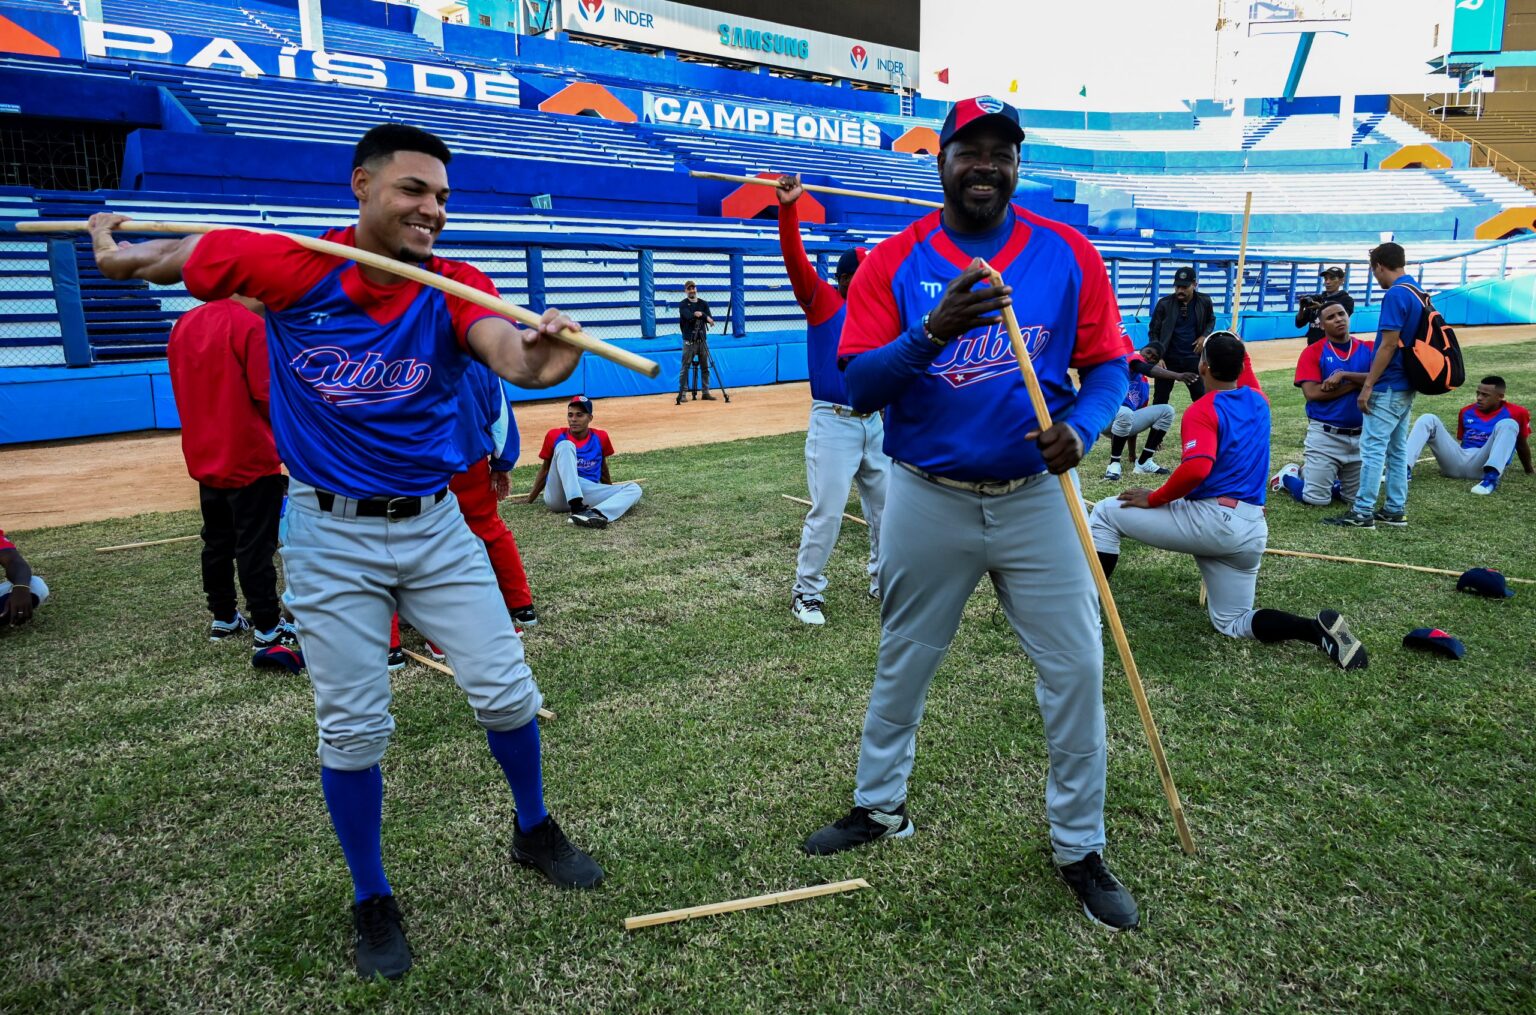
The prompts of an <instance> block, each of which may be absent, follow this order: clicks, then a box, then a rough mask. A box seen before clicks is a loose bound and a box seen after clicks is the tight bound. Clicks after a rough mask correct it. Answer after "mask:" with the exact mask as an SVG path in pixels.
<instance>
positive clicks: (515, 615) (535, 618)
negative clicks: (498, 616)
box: [512, 603, 539, 627]
mask: <svg viewBox="0 0 1536 1015" xmlns="http://www.w3.org/2000/svg"><path fill="white" fill-rule="evenodd" d="M512 622H513V623H514V624H521V625H523V626H524V627H538V626H539V615H538V614H537V613H535V612H534V611H533V604H532V603H529V604H528V605H527V606H519V607H517V608H516V609H515V610H513V611H512Z"/></svg>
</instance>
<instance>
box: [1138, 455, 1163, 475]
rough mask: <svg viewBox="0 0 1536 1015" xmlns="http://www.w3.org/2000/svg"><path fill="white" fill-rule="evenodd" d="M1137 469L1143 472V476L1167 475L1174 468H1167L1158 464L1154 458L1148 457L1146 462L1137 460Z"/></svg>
mask: <svg viewBox="0 0 1536 1015" xmlns="http://www.w3.org/2000/svg"><path fill="white" fill-rule="evenodd" d="M1135 471H1136V472H1139V473H1141V474H1142V475H1143V476H1166V475H1168V473H1169V472H1171V471H1172V470H1171V469H1165V468H1163V467H1162V466H1161V465H1158V464H1157V463H1156V462H1154V461H1153V460H1152V459H1150V458H1148V459H1147V460H1146V461H1145V462H1137V463H1136V469H1135Z"/></svg>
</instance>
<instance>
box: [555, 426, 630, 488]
mask: <svg viewBox="0 0 1536 1015" xmlns="http://www.w3.org/2000/svg"><path fill="white" fill-rule="evenodd" d="M564 443H568V444H570V445H571V448H572V449H573V450H574V451H575V452H576V472H577V474H578V475H580V476H581V478H582V479H585V480H586V481H587V482H589V483H601V482H602V481H603V460H604V459H605V458H608V457H609V456H610V455H612V454H613V441H611V440H609V439H608V432H607V431H606V430H599V429H598V428H597V427H595V426H594V427H588V428H587V433H586V436H585V437H583V438H582V439H581V440H579V441H578V440H577V439H576V438H574V437H572V436H571V430H570V428H569V427H564V426H559V427H555V428H554V429H553V430H551V431H549V433H547V434H545V435H544V447H543V448H541V449H540V450H539V457H540V458H541V459H543V460H544V461H546V462H547V461H549V460H550V459H551V458H554V457H555V447H556V445H559V444H564Z"/></svg>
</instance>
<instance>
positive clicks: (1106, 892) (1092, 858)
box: [1056, 853, 1141, 930]
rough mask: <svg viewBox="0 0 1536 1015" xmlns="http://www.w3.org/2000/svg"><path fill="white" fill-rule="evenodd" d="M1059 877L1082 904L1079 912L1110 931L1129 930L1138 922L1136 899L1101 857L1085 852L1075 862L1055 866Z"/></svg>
mask: <svg viewBox="0 0 1536 1015" xmlns="http://www.w3.org/2000/svg"><path fill="white" fill-rule="evenodd" d="M1056 869H1057V870H1058V871H1060V872H1061V879H1062V880H1063V881H1065V882H1066V883H1067V887H1069V888H1071V889H1072V894H1073V895H1076V896H1077V901H1078V902H1081V903H1082V904H1083V915H1084V916H1086V917H1088V919H1090V920H1092V921H1093V922H1094V923H1099V924H1103V925H1104V926H1106V927H1108V928H1109V929H1110V930H1131V929H1132V928H1134V927H1135V926H1137V925H1138V924H1139V923H1141V915H1140V914H1139V913H1137V912H1136V900H1135V899H1134V898H1132V897H1131V893H1130V890H1129V889H1127V888H1126V887H1125V886H1124V885H1122V884H1121V883H1120V879H1119V878H1117V877H1115V876H1114V875H1113V874H1111V873H1110V872H1109V867H1107V866H1106V865H1105V863H1104V858H1103V857H1101V856H1099V854H1097V853H1089V854H1088V855H1087V856H1085V857H1083V858H1082V859H1081V860H1079V861H1077V863H1069V864H1067V865H1066V866H1065V867H1057V868H1056Z"/></svg>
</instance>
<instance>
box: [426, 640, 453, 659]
mask: <svg viewBox="0 0 1536 1015" xmlns="http://www.w3.org/2000/svg"><path fill="white" fill-rule="evenodd" d="M425 644H426V646H427V655H429V656H431V657H432V661H433V662H434V663H446V662H447V661H448V653H446V652H444V651H443V650H442V649H440V648H438V647H437V646H436V645H434V644H432V643H431V642H430V641H429V642H425Z"/></svg>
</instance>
